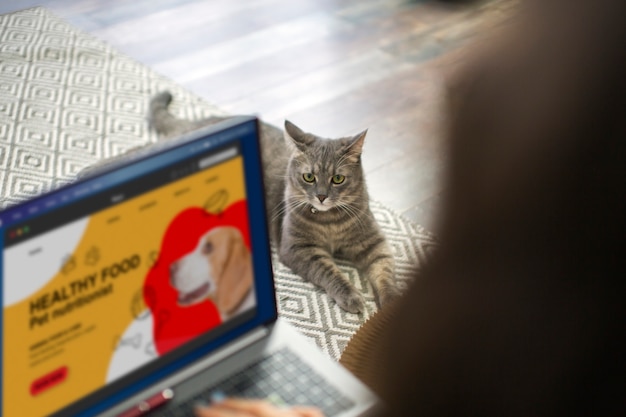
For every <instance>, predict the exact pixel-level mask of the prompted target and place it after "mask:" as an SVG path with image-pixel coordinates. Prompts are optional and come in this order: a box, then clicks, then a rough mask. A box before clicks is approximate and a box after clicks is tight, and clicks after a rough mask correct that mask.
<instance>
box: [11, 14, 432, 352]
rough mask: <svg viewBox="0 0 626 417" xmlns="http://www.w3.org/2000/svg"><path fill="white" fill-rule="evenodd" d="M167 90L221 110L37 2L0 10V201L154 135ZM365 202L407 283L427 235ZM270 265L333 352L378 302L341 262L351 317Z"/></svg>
mask: <svg viewBox="0 0 626 417" xmlns="http://www.w3.org/2000/svg"><path fill="white" fill-rule="evenodd" d="M166 89H167V90H170V91H171V92H172V93H173V95H174V97H175V102H174V103H173V106H172V109H173V111H174V112H175V113H177V114H178V115H180V116H181V117H185V118H190V119H197V118H202V117H206V116H209V115H212V114H224V113H223V112H222V111H221V110H219V108H217V107H216V106H213V105H210V104H208V103H207V102H205V101H203V100H202V99H200V98H199V97H197V96H195V95H193V94H191V93H190V92H188V91H186V90H184V89H183V88H181V87H180V86H178V85H177V84H176V83H174V82H173V81H171V80H168V79H167V78H165V77H162V76H160V75H158V74H156V73H155V72H153V71H151V70H150V69H149V68H147V67H145V66H144V65H142V64H140V63H138V62H136V61H134V60H132V59H130V58H128V57H126V56H124V55H122V54H120V53H118V52H117V51H115V50H114V49H113V48H111V47H110V46H108V45H106V44H104V43H103V42H101V41H100V40H98V39H96V38H94V37H92V36H90V35H88V34H85V33H82V32H80V31H78V30H77V29H75V28H73V27H72V26H70V25H68V24H67V23H66V22H64V21H63V20H61V19H59V18H58V17H56V16H54V15H52V14H51V13H49V12H48V11H46V10H45V9H43V8H33V9H27V10H23V11H20V12H16V13H11V14H6V15H2V16H0V208H4V207H6V206H8V205H11V204H14V203H16V202H18V201H22V200H24V199H27V198H30V197H33V196H36V195H38V194H40V193H42V192H45V191H48V190H50V189H53V188H55V187H58V186H60V185H62V184H65V183H68V182H71V181H72V180H73V179H74V178H75V177H76V174H77V173H78V172H79V171H81V170H82V169H83V168H85V167H88V166H90V165H92V164H94V163H96V162H98V161H101V160H103V159H106V158H109V157H113V156H116V155H119V154H121V153H124V152H125V151H126V150H128V149H131V148H134V147H137V146H141V145H145V144H148V143H153V142H156V140H157V137H156V135H155V133H154V132H153V131H151V130H150V129H148V125H147V123H146V120H145V114H146V106H147V104H148V100H149V98H150V97H151V96H152V95H153V94H154V93H156V92H158V91H162V90H166ZM372 209H373V211H374V213H375V215H376V218H377V219H378V221H379V222H380V224H381V226H382V228H383V230H384V232H385V233H386V235H387V237H388V239H389V241H390V243H391V245H392V247H393V249H394V254H395V257H396V262H397V279H398V281H399V283H400V284H401V285H406V282H407V281H408V280H409V279H410V277H411V276H413V272H412V271H414V270H415V269H416V268H418V267H419V265H420V264H422V263H423V262H424V261H425V259H426V258H427V256H428V253H429V251H430V250H431V249H432V248H433V247H434V240H433V238H432V236H431V235H429V234H428V233H427V232H425V231H424V230H423V229H421V228H420V227H419V226H416V225H414V224H412V223H411V222H409V221H407V220H406V219H404V218H402V217H400V216H398V215H397V214H395V213H393V212H392V211H391V210H389V209H387V208H386V207H383V206H382V205H381V204H379V203H377V202H372ZM274 266H275V275H276V288H277V297H278V302H279V312H280V314H281V315H282V316H284V317H285V318H287V319H288V320H289V321H290V322H291V323H293V324H294V325H295V326H296V327H298V328H299V329H300V330H301V331H302V332H303V333H304V334H305V335H306V336H308V337H309V338H310V339H312V340H313V341H314V342H315V343H317V344H318V345H319V346H320V347H321V348H322V349H323V350H324V351H325V352H326V353H327V354H328V355H329V356H331V357H333V358H335V359H338V358H339V356H340V354H341V352H342V351H343V348H344V347H345V345H346V343H347V341H348V340H349V339H350V337H351V336H352V335H353V334H354V332H355V331H356V330H357V329H358V328H359V327H360V325H361V324H362V323H363V322H364V321H365V320H366V319H367V318H368V317H369V316H370V315H371V314H372V313H373V312H374V311H375V309H376V306H375V304H374V301H373V300H374V297H373V292H372V289H371V287H370V286H369V284H368V283H367V282H365V281H364V280H361V279H360V278H359V277H358V274H357V273H356V272H355V270H353V269H352V268H350V267H349V266H346V265H343V266H342V267H341V268H342V271H343V272H344V273H345V274H346V275H347V276H348V277H349V278H350V279H351V280H352V282H353V283H354V284H355V285H356V286H357V287H358V288H360V289H361V290H362V291H363V293H364V294H365V297H366V302H367V312H366V313H364V314H361V315H355V314H350V313H346V312H345V311H343V310H341V309H339V308H338V307H337V306H336V305H335V304H334V302H332V301H330V300H329V298H328V297H327V296H326V294H324V293H323V292H322V291H320V290H319V289H317V288H315V287H314V286H313V285H311V284H309V283H308V282H304V281H303V280H302V279H301V278H299V277H298V276H295V275H294V274H292V273H291V272H290V270H289V269H288V268H286V267H284V266H283V265H281V264H280V263H279V262H278V261H277V260H276V257H275V256H274Z"/></svg>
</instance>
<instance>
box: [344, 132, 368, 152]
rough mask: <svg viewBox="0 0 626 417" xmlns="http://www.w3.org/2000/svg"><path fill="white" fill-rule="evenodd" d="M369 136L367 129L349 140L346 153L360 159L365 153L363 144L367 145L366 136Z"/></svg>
mask: <svg viewBox="0 0 626 417" xmlns="http://www.w3.org/2000/svg"><path fill="white" fill-rule="evenodd" d="M366 135H367V129H365V130H364V131H362V132H361V133H359V134H357V135H355V136H353V137H351V138H349V139H348V144H347V145H346V153H347V154H348V155H350V156H351V157H354V158H357V159H358V158H360V157H361V153H363V144H364V143H365V136H366Z"/></svg>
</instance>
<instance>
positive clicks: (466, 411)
mask: <svg viewBox="0 0 626 417" xmlns="http://www.w3.org/2000/svg"><path fill="white" fill-rule="evenodd" d="M448 126H449V128H448V129H449V130H448V139H449V149H448V151H449V152H448V155H449V160H448V164H449V166H448V170H447V174H446V178H445V184H446V187H445V190H446V191H445V195H444V201H443V204H442V209H441V213H440V217H439V221H440V223H439V226H438V228H437V230H436V235H437V236H438V238H439V241H440V246H439V248H438V251H437V253H436V254H435V256H434V257H433V258H432V259H431V260H430V261H429V262H428V264H427V265H425V266H424V268H423V269H422V270H421V271H420V273H419V275H418V276H416V277H415V280H414V282H413V283H412V285H411V287H410V288H409V289H408V290H407V293H406V294H405V296H404V297H403V298H402V299H401V300H399V303H398V304H396V305H394V306H392V308H386V309H383V310H381V312H379V313H378V314H377V316H378V315H380V314H387V315H390V317H391V319H390V320H389V321H388V323H389V326H388V328H387V329H386V331H385V332H384V334H382V335H381V337H380V343H379V344H378V345H377V346H374V347H373V350H372V352H371V364H372V366H375V367H376V368H377V369H379V370H380V380H379V381H378V385H379V386H380V387H381V388H380V390H379V395H380V396H381V398H382V399H383V400H384V402H385V403H386V405H387V407H388V409H387V412H386V413H385V414H384V415H386V416H401V417H406V416H419V415H428V416H451V415H481V416H509V417H511V416H549V415H550V416H553V415H569V416H572V415H624V411H625V410H626V404H625V400H624V398H625V396H624V393H625V392H626V386H625V378H626V372H625V366H624V353H625V352H624V341H623V340H622V339H623V333H624V329H625V321H624V313H625V311H624V310H625V309H624V304H625V303H624V301H623V297H624V294H625V289H626V288H625V287H626V285H625V280H626V257H625V256H624V248H626V1H624V0H594V1H564V0H554V1H547V2H546V1H543V2H542V1H527V2H525V3H524V4H523V5H522V6H521V7H520V9H519V10H518V14H517V16H516V18H515V21H513V22H511V24H510V25H509V26H507V28H506V33H502V34H499V37H498V39H497V41H496V42H495V43H494V44H492V45H490V46H489V47H488V48H485V49H484V50H482V51H481V52H480V53H478V54H477V56H476V57H475V58H474V59H472V61H471V63H470V64H469V65H467V66H466V67H465V68H464V71H463V73H462V75H461V76H460V77H458V78H457V81H456V82H453V83H452V86H451V88H450V109H449V125H448ZM316 413H317V414H316ZM319 415H320V414H319V412H318V411H317V410H314V409H300V408H293V409H280V408H275V407H273V406H271V405H269V404H268V403H265V402H262V401H250V400H235V399H231V400H227V401H226V402H224V403H222V404H219V405H217V406H215V407H212V408H206V409H198V410H197V416H199V417H226V416H229V417H235V416H254V417H311V416H315V417H317V416H319Z"/></svg>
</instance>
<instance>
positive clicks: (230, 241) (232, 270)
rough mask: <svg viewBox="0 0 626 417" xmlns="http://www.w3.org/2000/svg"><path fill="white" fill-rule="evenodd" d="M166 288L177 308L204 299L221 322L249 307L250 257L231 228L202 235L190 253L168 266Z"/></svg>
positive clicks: (241, 240)
mask: <svg viewBox="0 0 626 417" xmlns="http://www.w3.org/2000/svg"><path fill="white" fill-rule="evenodd" d="M170 284H171V285H172V287H174V288H175V289H176V291H177V292H178V299H177V301H178V305H179V306H182V307H186V306H191V305H193V304H196V303H199V302H201V301H203V300H204V299H206V298H207V297H208V298H210V299H211V301H213V302H214V303H215V305H216V306H217V309H218V310H219V313H220V315H221V318H222V320H223V321H224V320H226V319H228V318H230V317H232V316H234V315H236V314H238V313H239V312H240V311H243V310H245V309H246V308H247V307H249V306H251V305H252V303H253V302H254V300H253V297H254V295H253V288H252V263H251V255H250V251H249V250H248V248H247V247H246V245H245V244H244V240H243V237H242V235H241V232H240V231H239V230H238V229H237V228H235V227H231V226H219V227H215V228H213V229H211V230H209V231H208V232H206V233H205V234H204V235H202V236H201V237H200V239H199V240H198V244H197V245H196V247H195V249H194V250H193V251H191V252H189V253H187V254H186V255H184V256H183V257H181V258H179V259H177V260H176V261H174V262H172V263H171V264H170Z"/></svg>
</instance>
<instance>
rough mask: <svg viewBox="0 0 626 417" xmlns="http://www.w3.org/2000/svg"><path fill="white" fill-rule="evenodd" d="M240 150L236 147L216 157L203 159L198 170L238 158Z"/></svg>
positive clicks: (199, 162)
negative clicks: (234, 157)
mask: <svg viewBox="0 0 626 417" xmlns="http://www.w3.org/2000/svg"><path fill="white" fill-rule="evenodd" d="M237 152H238V149H237V148H236V147H234V146H233V147H232V148H228V149H226V150H223V151H221V152H218V153H216V154H215V155H211V156H207V157H206V158H202V159H201V160H200V161H198V168H200V169H205V168H208V167H210V166H211V165H215V164H217V163H218V162H222V161H225V160H226V159H230V158H232V157H233V156H236V155H237Z"/></svg>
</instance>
